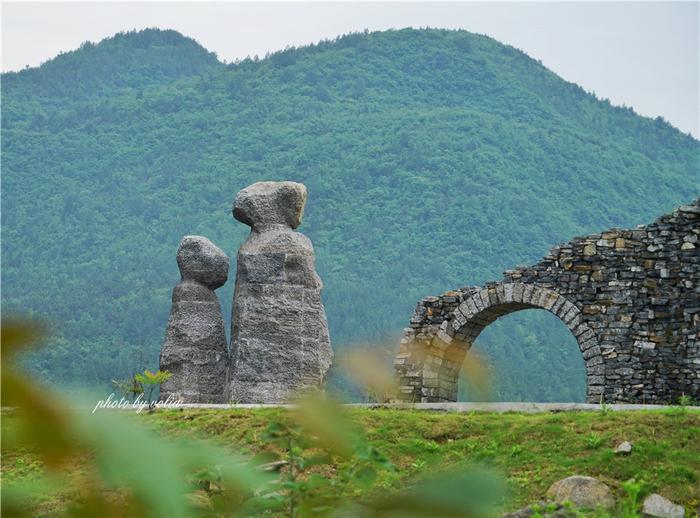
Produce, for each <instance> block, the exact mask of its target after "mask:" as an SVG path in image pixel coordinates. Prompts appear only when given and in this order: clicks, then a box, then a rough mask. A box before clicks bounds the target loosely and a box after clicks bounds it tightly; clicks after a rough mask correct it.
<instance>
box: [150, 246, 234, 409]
mask: <svg viewBox="0 0 700 518" xmlns="http://www.w3.org/2000/svg"><path fill="white" fill-rule="evenodd" d="M177 264H178V267H179V268H180V274H181V275H182V281H181V282H180V283H179V284H178V285H177V286H176V287H175V289H174V290H173V302H172V307H171V310H170V319H169V320H168V328H167V331H166V336H165V343H164V344H163V348H162V350H161V353H160V369H161V370H167V371H169V372H171V373H172V377H171V378H170V379H169V380H168V381H166V382H165V383H163V386H162V387H161V399H163V400H165V399H166V398H167V397H168V396H170V395H177V396H179V397H180V399H181V400H182V402H184V403H225V402H226V397H225V395H226V382H227V374H228V363H229V360H228V358H229V355H228V345H227V343H226V333H225V331H224V321H223V318H222V316H221V306H220V305H219V299H218V297H217V296H216V294H215V293H214V290H215V289H216V288H218V287H220V286H222V285H223V284H224V283H225V282H226V279H227V278H228V268H229V259H228V256H227V255H226V254H225V253H224V252H223V251H221V249H219V248H218V247H217V246H215V245H214V244H213V243H212V242H211V241H209V240H208V239H207V238H206V237H201V236H185V237H184V238H183V239H182V241H181V242H180V247H179V248H178V251H177Z"/></svg>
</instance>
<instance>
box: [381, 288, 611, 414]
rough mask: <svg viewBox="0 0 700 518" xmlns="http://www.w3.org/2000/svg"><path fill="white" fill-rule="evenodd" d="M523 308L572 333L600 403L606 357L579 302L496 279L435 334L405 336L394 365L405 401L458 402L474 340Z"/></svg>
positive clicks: (591, 394) (593, 399) (591, 392)
mask: <svg viewBox="0 0 700 518" xmlns="http://www.w3.org/2000/svg"><path fill="white" fill-rule="evenodd" d="M525 309H544V310H547V311H549V312H551V313H553V314H554V315H556V316H557V317H559V319H560V320H561V321H562V322H563V323H564V324H565V325H566V327H567V328H568V329H569V330H570V331H571V333H572V334H573V335H574V337H575V338H576V342H577V343H578V346H579V349H580V351H581V354H582V356H583V360H584V363H585V366H586V375H587V377H586V385H587V395H586V400H587V401H588V402H589V403H597V402H599V401H600V398H601V394H602V393H603V390H604V381H605V378H604V357H603V354H602V350H601V347H600V346H599V344H598V339H597V337H596V335H595V332H594V331H593V330H592V329H591V328H590V326H589V325H588V323H587V322H586V321H585V319H584V316H583V315H582V313H581V311H580V309H579V308H578V307H577V306H576V304H574V303H573V302H571V301H570V300H568V299H567V298H566V297H564V296H562V295H560V294H558V293H557V292H556V291H554V290H552V289H549V288H546V287H542V286H538V285H535V284H530V283H523V282H502V283H494V284H491V285H488V286H487V287H485V288H482V289H474V290H473V291H472V292H471V293H470V294H469V295H468V296H466V297H464V298H463V300H462V302H461V303H459V305H457V306H456V308H455V309H453V310H452V311H451V312H450V313H448V314H447V316H446V317H445V319H444V320H443V322H442V323H441V324H440V326H439V328H438V330H437V333H435V334H434V335H433V336H432V337H425V336H424V337H420V336H419V337H416V339H413V340H410V341H408V340H404V342H403V343H402V349H403V354H402V353H401V352H400V353H399V356H398V357H397V361H396V362H395V363H396V364H397V365H396V369H397V372H398V373H399V378H400V379H399V384H400V385H401V386H402V391H403V392H404V396H408V395H409V394H410V396H411V397H410V398H408V397H403V398H401V399H404V400H406V399H412V400H414V401H415V400H417V401H448V402H449V401H457V389H458V386H457V385H458V378H459V372H460V370H461V368H462V364H463V362H464V359H465V357H466V355H467V353H468V351H469V349H470V348H471V346H472V345H473V343H474V341H475V340H476V338H477V337H478V336H479V334H480V333H481V332H482V331H483V330H484V329H485V328H486V327H487V326H488V325H489V324H491V323H492V322H494V321H495V320H496V319H497V318H499V317H501V316H504V315H507V314H510V313H515V312H517V311H522V310H525ZM428 312H429V311H428ZM428 318H430V315H428ZM402 374H403V375H402ZM401 378H403V379H401ZM407 389H408V390H407ZM416 389H418V390H416ZM418 398H420V399H418Z"/></svg>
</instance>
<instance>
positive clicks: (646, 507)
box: [642, 493, 685, 518]
mask: <svg viewBox="0 0 700 518" xmlns="http://www.w3.org/2000/svg"><path fill="white" fill-rule="evenodd" d="M642 512H643V513H644V516H653V517H655V518H683V517H684V516H685V509H684V508H683V506H682V505H676V504H674V503H673V502H671V501H670V500H668V499H667V498H664V497H663V496H661V495H657V494H656V493H654V494H651V495H649V496H648V497H646V498H645V499H644V504H643V507H642Z"/></svg>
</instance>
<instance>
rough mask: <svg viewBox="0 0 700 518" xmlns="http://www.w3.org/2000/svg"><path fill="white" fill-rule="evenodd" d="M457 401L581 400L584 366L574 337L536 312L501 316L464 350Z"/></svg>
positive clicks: (549, 316)
mask: <svg viewBox="0 0 700 518" xmlns="http://www.w3.org/2000/svg"><path fill="white" fill-rule="evenodd" d="M457 401H533V402H567V403H569V402H570V403H581V402H585V401H586V366H585V362H584V360H583V357H582V355H581V352H580V350H579V347H578V343H577V341H576V338H575V337H574V335H573V334H572V333H571V331H570V330H569V328H568V327H567V326H566V325H565V324H564V323H563V322H562V321H561V320H560V319H559V318H558V317H557V316H555V315H553V314H552V313H550V312H548V311H544V310H542V309H523V310H518V311H514V312H512V313H508V314H504V315H502V316H501V317H499V318H498V319H497V320H496V321H494V322H493V323H491V324H489V325H487V326H486V327H485V328H483V330H482V331H481V333H480V334H479V335H478V337H477V338H476V339H475V340H474V342H473V345H472V347H471V348H470V349H469V350H468V351H467V353H466V355H465V360H464V363H463V365H462V369H461V372H460V376H459V379H458V393H457Z"/></svg>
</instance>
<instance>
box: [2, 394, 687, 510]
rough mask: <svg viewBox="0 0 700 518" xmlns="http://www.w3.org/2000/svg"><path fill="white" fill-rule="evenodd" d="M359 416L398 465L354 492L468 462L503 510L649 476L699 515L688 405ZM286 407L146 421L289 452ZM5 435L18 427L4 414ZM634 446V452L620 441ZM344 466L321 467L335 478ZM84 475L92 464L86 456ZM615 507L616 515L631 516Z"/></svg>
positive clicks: (21, 457) (10, 467)
mask: <svg viewBox="0 0 700 518" xmlns="http://www.w3.org/2000/svg"><path fill="white" fill-rule="evenodd" d="M347 412H348V414H349V416H350V418H351V419H352V420H353V421H354V422H355V423H356V424H357V425H358V427H361V428H362V429H363V430H364V434H365V436H366V438H367V440H368V441H369V443H371V444H372V445H373V446H374V447H375V448H376V449H378V450H379V451H380V452H382V453H383V454H384V455H385V456H386V457H388V459H389V461H390V462H391V463H392V464H393V466H394V467H395V469H394V470H386V471H380V472H379V473H378V476H377V479H376V481H375V482H374V484H373V485H372V487H371V488H368V489H367V491H366V492H363V491H360V490H357V491H355V492H354V493H353V494H351V495H349V498H357V499H363V498H368V497H371V496H372V494H376V493H377V492H385V493H386V492H391V491H399V490H401V489H404V488H405V487H407V486H409V485H410V484H412V483H413V482H415V481H416V480H418V479H419V478H421V477H424V476H426V475H429V474H431V473H434V472H436V471H440V470H445V469H450V468H459V467H462V466H468V465H474V464H477V465H480V466H486V467H488V468H491V469H493V470H495V471H496V472H498V473H500V474H502V476H503V477H504V479H505V480H506V485H507V489H508V493H507V497H506V498H505V499H504V502H503V506H502V510H503V511H506V510H512V509H517V508H519V507H523V506H524V505H527V504H529V503H533V502H536V501H539V500H542V499H543V498H544V496H545V493H546V491H547V488H548V487H549V486H550V485H551V484H552V482H554V481H556V480H558V479H561V478H564V477H567V476H570V475H589V476H593V477H596V478H598V479H600V480H601V481H603V482H605V483H606V484H608V485H609V486H610V488H611V489H612V490H613V492H614V494H615V496H616V498H617V499H618V500H619V501H622V500H624V498H625V490H624V489H623V482H625V481H627V480H629V479H635V480H637V481H641V482H642V483H643V484H642V486H643V491H644V492H646V493H648V492H656V493H660V494H662V495H664V496H665V497H667V498H669V499H671V500H673V501H674V502H676V503H679V504H682V505H684V506H685V507H686V516H696V515H697V508H698V506H699V505H700V412H697V411H694V410H687V409H683V408H678V407H675V408H671V409H669V410H664V411H636V412H560V413H542V414H517V413H506V414H491V413H470V414H457V413H443V412H434V411H420V410H392V409H385V408H377V409H367V408H350V409H348V410H347ZM287 414H288V410H285V409H275V408H271V409H256V410H247V409H246V410H243V409H231V410H165V411H164V410H158V411H156V412H155V413H153V414H144V415H140V416H139V417H138V418H137V419H138V420H139V421H141V422H144V423H147V424H148V425H149V426H151V427H153V428H154V429H155V430H156V431H157V433H158V434H161V435H163V436H171V437H172V436H176V437H180V438H207V439H210V440H213V441H214V442H216V443H218V444H219V445H223V446H225V447H226V448H229V449H232V450H235V451H239V452H245V453H249V454H259V453H262V452H269V453H277V454H279V455H282V457H283V456H284V452H282V451H280V449H279V447H278V446H275V445H273V444H271V443H269V442H266V441H265V440H264V436H265V434H264V430H265V428H266V427H267V425H268V423H270V422H271V421H284V420H285V419H287V418H288V415H287ZM2 426H3V434H5V432H6V431H7V429H8V427H12V426H13V417H12V416H8V415H4V416H3V420H2ZM624 440H627V441H630V442H632V443H633V451H632V453H631V454H630V455H626V456H620V455H615V454H614V452H613V450H614V448H615V446H616V445H617V444H618V443H620V442H622V441H624ZM342 462H343V461H340V460H338V461H337V462H336V463H335V464H333V463H331V464H330V465H328V466H323V467H322V468H319V469H320V470H322V475H323V476H324V477H333V476H334V474H335V473H336V471H338V470H340V469H342V467H343V466H342ZM72 469H73V470H74V472H75V473H76V474H78V473H80V471H81V469H84V466H83V462H81V461H80V460H79V459H76V461H75V465H74V466H73V467H72ZM41 471H42V465H41V463H40V462H39V461H38V460H37V456H36V455H34V454H33V453H32V452H31V451H28V450H25V449H15V450H8V451H5V449H4V448H3V452H2V483H3V485H5V484H13V483H17V482H27V481H31V479H32V477H35V476H37V474H39V473H41ZM77 497H78V495H77V494H75V493H74V492H73V493H71V492H69V491H65V492H61V491H58V492H57V493H55V494H53V495H52V496H51V497H46V498H43V499H42V498H39V499H38V501H37V503H38V507H37V510H36V513H37V514H60V513H61V511H62V509H63V508H64V506H65V505H66V503H67V502H69V501H70V500H71V499H74V498H77ZM619 513H621V511H615V512H613V513H612V516H622V514H619Z"/></svg>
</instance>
